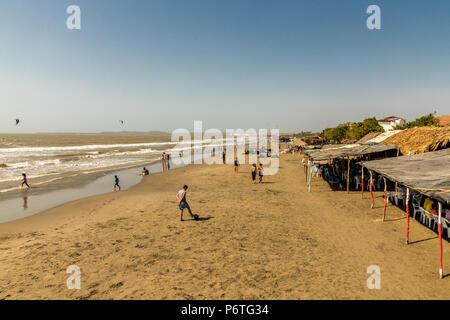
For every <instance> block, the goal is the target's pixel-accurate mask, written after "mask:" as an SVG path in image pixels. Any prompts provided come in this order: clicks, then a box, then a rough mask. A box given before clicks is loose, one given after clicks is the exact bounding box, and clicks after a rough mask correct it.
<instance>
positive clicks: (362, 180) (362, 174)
mask: <svg viewBox="0 0 450 320" xmlns="http://www.w3.org/2000/svg"><path fill="white" fill-rule="evenodd" d="M363 196H364V167H363V166H361V199H362V198H363Z"/></svg>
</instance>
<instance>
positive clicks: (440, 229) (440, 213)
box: [439, 202, 443, 279]
mask: <svg viewBox="0 0 450 320" xmlns="http://www.w3.org/2000/svg"><path fill="white" fill-rule="evenodd" d="M442 269H443V268H442V204H441V203H440V202H439V277H440V278H441V279H442V277H443V272H442Z"/></svg>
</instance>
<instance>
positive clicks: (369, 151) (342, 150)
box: [306, 144, 397, 192]
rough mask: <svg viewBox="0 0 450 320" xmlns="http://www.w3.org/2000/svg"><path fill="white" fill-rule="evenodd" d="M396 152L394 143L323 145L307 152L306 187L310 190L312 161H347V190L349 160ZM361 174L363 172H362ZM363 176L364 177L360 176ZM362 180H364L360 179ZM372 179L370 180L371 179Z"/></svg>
mask: <svg viewBox="0 0 450 320" xmlns="http://www.w3.org/2000/svg"><path fill="white" fill-rule="evenodd" d="M396 152H397V146H395V145H385V144H373V145H365V144H347V145H341V146H323V147H322V149H320V150H317V151H315V152H308V153H307V155H308V157H309V160H310V161H309V162H308V167H307V169H308V170H307V175H306V177H307V178H306V182H307V184H308V189H309V191H311V178H312V174H313V168H312V164H313V163H314V162H320V161H329V162H331V161H332V160H339V161H346V162H347V179H346V180H347V192H349V182H350V160H352V159H361V160H365V159H366V158H368V159H371V157H375V156H377V157H380V156H382V157H387V156H388V155H389V154H390V155H392V156H394V155H395V154H396ZM362 174H364V173H363V172H362ZM362 178H364V177H362ZM362 181H364V180H363V179H362ZM371 181H372V180H371ZM371 185H372V183H371ZM362 190H364V185H362Z"/></svg>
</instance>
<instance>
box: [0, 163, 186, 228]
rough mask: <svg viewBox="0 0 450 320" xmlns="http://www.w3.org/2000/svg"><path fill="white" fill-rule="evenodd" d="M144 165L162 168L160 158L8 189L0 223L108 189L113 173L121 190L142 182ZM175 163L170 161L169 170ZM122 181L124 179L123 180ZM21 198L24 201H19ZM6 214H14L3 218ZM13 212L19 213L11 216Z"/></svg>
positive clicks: (156, 169)
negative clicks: (60, 181)
mask: <svg viewBox="0 0 450 320" xmlns="http://www.w3.org/2000/svg"><path fill="white" fill-rule="evenodd" d="M143 166H144V167H146V168H147V169H148V170H149V171H150V175H153V174H155V173H158V172H161V171H162V168H159V166H162V163H161V160H154V161H153V162H150V163H147V164H145V165H143V164H140V165H134V166H131V167H126V168H119V169H115V170H107V171H99V172H95V173H90V174H88V175H77V176H76V177H75V179H72V180H71V181H69V182H68V183H66V184H56V185H51V186H48V187H46V188H42V189H38V188H33V187H32V188H31V189H24V190H19V192H18V193H15V194H13V193H12V192H11V193H10V194H9V196H8V197H4V198H1V200H0V206H2V207H4V211H5V212H7V213H8V214H3V215H2V214H1V213H0V225H1V224H3V223H8V222H11V221H15V220H20V219H25V218H27V217H30V216H34V215H36V214H39V213H41V212H43V211H46V210H49V209H52V208H55V207H58V206H61V205H64V204H65V203H68V202H71V201H76V200H82V199H84V198H89V197H91V196H96V195H101V194H107V193H110V192H112V185H113V183H111V181H113V174H117V175H119V178H120V179H121V182H120V183H121V186H122V191H125V190H128V189H130V188H132V187H133V186H135V185H137V184H139V183H140V182H141V180H142V175H141V174H140V172H141V169H142V167H143ZM178 167H179V166H176V165H174V164H171V165H170V170H174V169H176V168H178ZM158 168H159V169H158ZM123 177H125V179H123ZM123 182H125V183H124V184H123ZM55 199H57V200H55ZM22 200H23V204H22V203H21V201H22ZM25 206H26V208H25ZM30 207H31V208H30ZM5 216H6V217H13V218H5ZM15 216H19V217H18V218H14V217H15Z"/></svg>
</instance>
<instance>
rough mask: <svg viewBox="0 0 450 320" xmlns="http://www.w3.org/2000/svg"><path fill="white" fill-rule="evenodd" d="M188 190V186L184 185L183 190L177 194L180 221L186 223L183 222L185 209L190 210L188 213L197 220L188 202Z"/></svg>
mask: <svg viewBox="0 0 450 320" xmlns="http://www.w3.org/2000/svg"><path fill="white" fill-rule="evenodd" d="M187 189H188V186H187V185H184V186H183V189H181V190H180V191H178V193H177V199H178V209H180V221H184V220H183V211H184V209H188V212H189V214H190V215H191V217H192V218H195V217H194V215H193V214H192V211H191V208H190V207H189V204H188V203H187V201H186V192H187Z"/></svg>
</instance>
